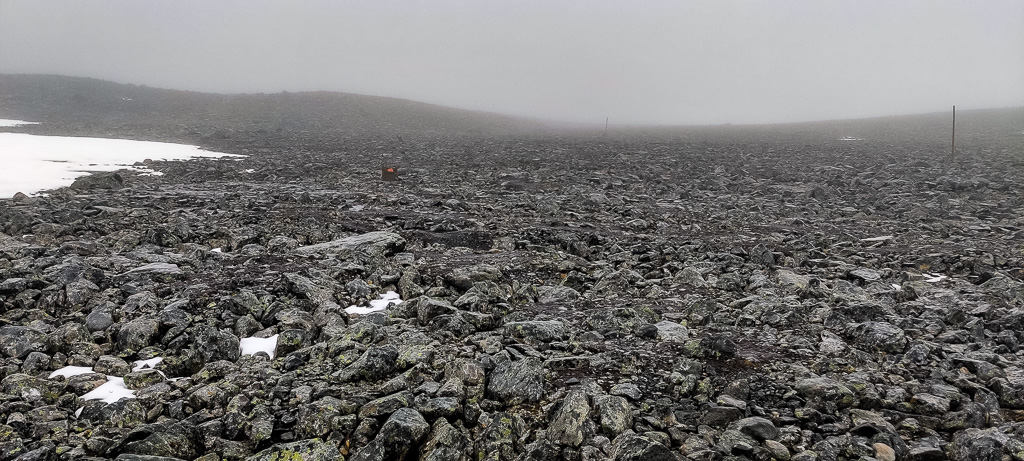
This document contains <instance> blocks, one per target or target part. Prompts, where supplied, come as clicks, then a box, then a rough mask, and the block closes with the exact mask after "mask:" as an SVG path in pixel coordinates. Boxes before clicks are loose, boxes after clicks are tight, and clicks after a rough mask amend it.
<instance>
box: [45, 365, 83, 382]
mask: <svg viewBox="0 0 1024 461" xmlns="http://www.w3.org/2000/svg"><path fill="white" fill-rule="evenodd" d="M87 373H93V371H92V367H76V366H67V367H64V368H61V369H59V370H57V371H55V372H53V373H50V379H53V378H56V377H58V376H63V377H65V378H70V377H72V376H78V375H84V374H87Z"/></svg>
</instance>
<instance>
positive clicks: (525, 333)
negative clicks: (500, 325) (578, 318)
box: [505, 320, 569, 343]
mask: <svg viewBox="0 0 1024 461" xmlns="http://www.w3.org/2000/svg"><path fill="white" fill-rule="evenodd" d="M505 331H506V332H507V333H508V334H509V335H511V336H514V337H516V338H522V339H525V340H527V341H531V342H540V343H549V342H551V341H559V340H562V339H565V337H566V336H567V335H568V334H569V332H568V328H566V326H565V324H564V323H562V322H561V321H558V320H529V321H525V322H509V323H506V324H505Z"/></svg>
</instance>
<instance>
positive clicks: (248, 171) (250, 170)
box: [242, 168, 256, 174]
mask: <svg viewBox="0 0 1024 461" xmlns="http://www.w3.org/2000/svg"><path fill="white" fill-rule="evenodd" d="M255 172H256V170H254V169H252V168H246V169H244V170H242V173H249V174H252V173H255Z"/></svg>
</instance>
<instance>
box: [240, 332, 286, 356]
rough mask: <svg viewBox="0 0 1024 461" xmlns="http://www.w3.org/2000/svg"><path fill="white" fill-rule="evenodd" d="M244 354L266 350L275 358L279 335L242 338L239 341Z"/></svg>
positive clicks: (253, 353)
mask: <svg viewBox="0 0 1024 461" xmlns="http://www.w3.org/2000/svg"><path fill="white" fill-rule="evenodd" d="M239 347H240V348H241V349H242V355H255V354H256V353H257V352H266V353H267V355H269V356H270V359H271V360H273V359H274V352H277V335H274V336H271V337H269V338H256V337H252V338H242V340H241V342H240V343H239Z"/></svg>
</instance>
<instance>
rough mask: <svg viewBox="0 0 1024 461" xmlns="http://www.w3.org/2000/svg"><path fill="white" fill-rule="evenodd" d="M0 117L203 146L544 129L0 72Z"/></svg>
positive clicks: (400, 105)
mask: <svg viewBox="0 0 1024 461" xmlns="http://www.w3.org/2000/svg"><path fill="white" fill-rule="evenodd" d="M0 117H6V118H18V119H28V120H32V121H38V122H44V123H45V124H46V125H48V126H50V127H51V128H52V129H54V130H58V129H59V130H61V131H62V132H64V133H81V134H98V133H103V134H106V135H113V136H122V135H119V134H118V133H117V131H120V132H129V133H136V134H142V135H147V134H150V135H156V137H157V138H160V139H167V140H180V141H189V142H201V143H208V142H213V141H216V140H217V139H229V138H239V137H244V136H245V135H246V133H250V134H251V133H257V134H262V135H264V136H266V135H267V134H271V135H272V134H274V133H279V134H284V133H290V134H301V133H318V134H319V136H325V137H331V136H339V137H365V136H383V137H388V138H394V137H395V136H396V135H400V136H410V137H451V136H491V135H499V134H508V133H511V132H518V131H525V130H537V129H540V128H541V124H540V123H539V122H536V121H531V120H528V119H524V118H517V117H510V116H505V115H499V114H493V113H486V112H477V111H470V110H462V109H454V108H450V107H443V106H437V105H431V104H425V103H421V102H415V101H409V100H405V99H398V98H387V97H379V96H365V95H359V94H351V93H337V92H301V93H288V92H282V93H272V94H263V93H257V94H212V93H199V92H191V91H178V90H168V89H159V88H150V87H147V86H144V85H130V84H120V83H113V82H108V81H103V80H96V79H90V78H79V77H65V76H57V75H25V74H18V75H11V74H0ZM40 128H42V127H40ZM149 137H153V136H149ZM271 137H272V136H271ZM168 138H171V139H168ZM235 141H243V140H242V139H235Z"/></svg>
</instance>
